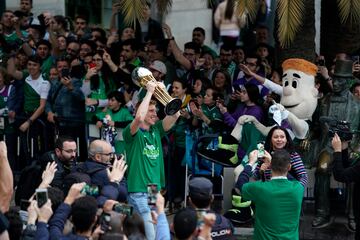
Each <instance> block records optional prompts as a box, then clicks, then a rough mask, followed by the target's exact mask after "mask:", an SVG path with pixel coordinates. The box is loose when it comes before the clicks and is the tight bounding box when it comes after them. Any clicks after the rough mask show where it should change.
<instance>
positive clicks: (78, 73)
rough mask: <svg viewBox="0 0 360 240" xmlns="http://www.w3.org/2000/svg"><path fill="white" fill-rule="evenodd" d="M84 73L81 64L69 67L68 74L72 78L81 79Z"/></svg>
mask: <svg viewBox="0 0 360 240" xmlns="http://www.w3.org/2000/svg"><path fill="white" fill-rule="evenodd" d="M85 74H86V71H85V68H84V66H82V65H75V66H72V67H71V72H70V75H71V77H73V78H77V79H81V78H82V77H83V76H84V75H85Z"/></svg>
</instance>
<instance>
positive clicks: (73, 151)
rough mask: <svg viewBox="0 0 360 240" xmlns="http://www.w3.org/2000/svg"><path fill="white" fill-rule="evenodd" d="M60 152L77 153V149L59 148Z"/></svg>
mask: <svg viewBox="0 0 360 240" xmlns="http://www.w3.org/2000/svg"><path fill="white" fill-rule="evenodd" d="M61 150H62V151H64V152H66V153H69V154H71V153H77V149H63V148H61Z"/></svg>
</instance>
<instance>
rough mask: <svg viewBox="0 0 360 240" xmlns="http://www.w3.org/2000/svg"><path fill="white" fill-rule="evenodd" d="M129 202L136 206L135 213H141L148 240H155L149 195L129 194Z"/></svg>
mask: <svg viewBox="0 0 360 240" xmlns="http://www.w3.org/2000/svg"><path fill="white" fill-rule="evenodd" d="M128 202H129V204H131V205H133V206H134V210H135V212H137V213H139V214H140V215H141V217H142V218H143V220H144V226H145V234H146V239H148V240H154V239H155V229H154V224H153V223H152V218H151V210H150V207H149V205H148V196H147V193H129V195H128Z"/></svg>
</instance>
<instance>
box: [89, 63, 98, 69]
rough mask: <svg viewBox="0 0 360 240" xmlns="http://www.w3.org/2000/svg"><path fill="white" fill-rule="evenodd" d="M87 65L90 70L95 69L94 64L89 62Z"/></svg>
mask: <svg viewBox="0 0 360 240" xmlns="http://www.w3.org/2000/svg"><path fill="white" fill-rule="evenodd" d="M88 65H89V68H90V69H92V68H96V64H95V63H93V62H91V63H89V64H88Z"/></svg>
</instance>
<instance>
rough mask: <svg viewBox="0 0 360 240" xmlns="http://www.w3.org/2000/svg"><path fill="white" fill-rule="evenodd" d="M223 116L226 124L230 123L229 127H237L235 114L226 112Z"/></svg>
mask: <svg viewBox="0 0 360 240" xmlns="http://www.w3.org/2000/svg"><path fill="white" fill-rule="evenodd" d="M223 116H224V122H225V124H226V125H228V126H229V127H235V125H236V122H237V119H236V120H235V119H234V118H233V116H232V115H231V114H230V113H228V112H226V113H224V115H223Z"/></svg>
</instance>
